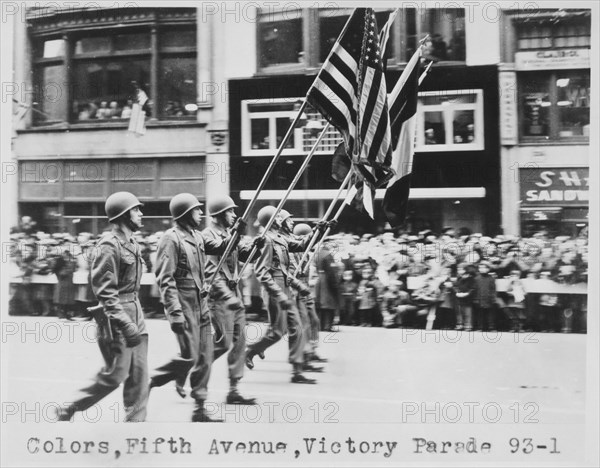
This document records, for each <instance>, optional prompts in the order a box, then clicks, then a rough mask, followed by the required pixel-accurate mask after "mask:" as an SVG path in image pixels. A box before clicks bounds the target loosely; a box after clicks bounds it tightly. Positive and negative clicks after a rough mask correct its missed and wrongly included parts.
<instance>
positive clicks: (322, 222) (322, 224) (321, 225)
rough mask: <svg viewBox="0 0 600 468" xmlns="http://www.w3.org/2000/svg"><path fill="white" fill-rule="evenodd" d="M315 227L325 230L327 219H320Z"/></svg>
mask: <svg viewBox="0 0 600 468" xmlns="http://www.w3.org/2000/svg"><path fill="white" fill-rule="evenodd" d="M315 229H316V230H317V231H319V232H320V233H323V232H325V229H327V221H323V220H321V221H318V222H317V224H315Z"/></svg>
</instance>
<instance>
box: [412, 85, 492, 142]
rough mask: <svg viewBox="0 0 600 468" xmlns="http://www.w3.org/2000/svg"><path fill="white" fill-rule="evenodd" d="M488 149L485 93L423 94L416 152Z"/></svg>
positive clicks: (418, 112)
mask: <svg viewBox="0 0 600 468" xmlns="http://www.w3.org/2000/svg"><path fill="white" fill-rule="evenodd" d="M483 148H484V131H483V91H482V90H473V91H432V92H421V93H419V106H418V108H417V135H416V147H415V150H416V151H423V152H429V151H478V150H483Z"/></svg>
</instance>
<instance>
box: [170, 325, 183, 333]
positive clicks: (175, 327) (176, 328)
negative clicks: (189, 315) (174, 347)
mask: <svg viewBox="0 0 600 468" xmlns="http://www.w3.org/2000/svg"><path fill="white" fill-rule="evenodd" d="M171 330H172V331H173V333H176V334H177V335H183V334H184V333H185V322H173V323H172V324H171Z"/></svg>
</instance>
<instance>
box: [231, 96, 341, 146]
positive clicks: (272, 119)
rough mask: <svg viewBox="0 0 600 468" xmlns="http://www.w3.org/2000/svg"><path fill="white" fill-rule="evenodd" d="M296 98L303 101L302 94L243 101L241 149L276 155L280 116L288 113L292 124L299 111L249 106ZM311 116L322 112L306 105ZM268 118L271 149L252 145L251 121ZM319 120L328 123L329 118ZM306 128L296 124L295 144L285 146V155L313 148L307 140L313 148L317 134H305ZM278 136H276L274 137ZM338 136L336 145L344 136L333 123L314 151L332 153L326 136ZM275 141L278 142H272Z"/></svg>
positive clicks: (282, 101)
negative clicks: (290, 96)
mask: <svg viewBox="0 0 600 468" xmlns="http://www.w3.org/2000/svg"><path fill="white" fill-rule="evenodd" d="M297 101H302V98H301V97H295V98H276V99H245V100H243V101H241V143H242V144H241V151H242V156H249V157H251V156H273V155H274V154H275V152H276V151H277V143H276V142H277V119H278V118H282V117H287V118H289V119H290V124H291V123H292V121H293V119H294V118H295V117H296V114H297V111H296V110H294V109H291V110H281V111H264V112H250V110H249V106H250V105H252V104H262V103H265V104H267V103H268V104H273V105H276V104H288V105H289V104H294V103H296V102H297ZM304 113H305V114H306V117H307V118H308V120H315V119H313V118H312V117H313V116H315V114H317V116H318V115H320V114H319V112H318V111H317V110H316V109H306V110H305V111H304ZM265 118H267V119H269V148H268V149H252V125H251V121H252V120H253V119H265ZM318 120H319V122H320V123H321V125H322V126H323V128H324V127H325V125H326V124H327V121H326V120H325V118H324V117H323V116H320V118H319V117H318ZM305 128H306V125H303V126H296V128H295V129H294V134H293V135H294V146H293V147H292V148H285V149H284V150H283V152H282V155H285V156H294V155H296V156H297V155H306V154H308V152H309V151H310V149H308V150H306V149H305V143H306V142H308V145H309V146H310V147H311V148H312V146H313V145H314V142H311V140H312V139H314V140H315V141H316V137H315V138H313V137H310V138H305V135H304V134H305ZM272 137H275V138H272ZM332 138H333V139H335V143H334V144H335V145H336V146H337V145H338V144H339V143H341V142H342V136H341V135H340V133H339V132H338V131H337V130H336V129H335V127H333V126H330V127H329V129H328V130H327V132H326V134H325V136H323V138H322V139H321V142H320V143H319V146H317V149H316V150H315V154H332V153H333V150H332V149H330V148H325V149H323V146H324V145H325V140H327V139H332ZM273 142H275V143H273Z"/></svg>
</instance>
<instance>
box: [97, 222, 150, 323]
mask: <svg viewBox="0 0 600 468" xmlns="http://www.w3.org/2000/svg"><path fill="white" fill-rule="evenodd" d="M143 271H144V264H143V260H142V254H141V251H140V246H139V245H138V243H137V242H136V241H135V239H134V238H133V236H132V237H131V239H127V237H126V236H125V233H124V232H123V231H122V230H121V228H119V227H118V226H114V227H113V230H112V231H111V232H110V233H108V234H105V235H104V236H103V237H102V238H101V239H100V241H99V242H98V244H97V245H96V252H95V255H94V256H93V260H92V265H91V269H90V277H91V285H92V290H93V292H94V294H95V295H96V297H97V298H98V301H100V303H101V304H102V306H103V307H104V311H105V313H106V314H107V315H108V317H114V318H116V319H117V320H118V321H119V322H121V323H126V322H129V321H131V322H133V323H135V324H136V325H137V327H138V331H139V333H140V334H147V333H148V331H147V330H146V322H145V321H144V313H143V312H142V306H141V304H140V302H139V299H138V297H137V293H138V291H139V290H140V282H141V280H142V272H143Z"/></svg>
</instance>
